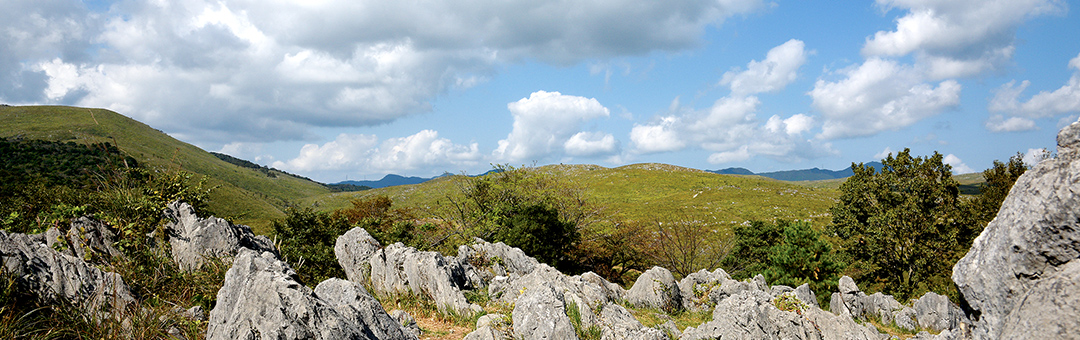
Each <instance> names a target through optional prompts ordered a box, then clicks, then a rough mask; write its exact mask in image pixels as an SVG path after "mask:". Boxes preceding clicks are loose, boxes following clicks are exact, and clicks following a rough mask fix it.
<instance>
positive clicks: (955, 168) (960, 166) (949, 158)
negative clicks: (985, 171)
mask: <svg viewBox="0 0 1080 340" xmlns="http://www.w3.org/2000/svg"><path fill="white" fill-rule="evenodd" d="M941 162H942V163H945V164H948V165H951V166H952V173H953V174H956V175H960V174H970V173H972V172H975V170H974V169H972V168H971V167H970V166H967V164H964V161H962V160H960V157H956V155H953V154H951V153H950V154H948V155H945V158H943V159H942V160H941Z"/></svg>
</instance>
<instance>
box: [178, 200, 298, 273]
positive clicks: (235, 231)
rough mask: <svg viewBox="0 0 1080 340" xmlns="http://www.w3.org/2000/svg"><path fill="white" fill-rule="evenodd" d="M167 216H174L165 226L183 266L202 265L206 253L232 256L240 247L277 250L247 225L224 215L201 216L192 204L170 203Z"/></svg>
mask: <svg viewBox="0 0 1080 340" xmlns="http://www.w3.org/2000/svg"><path fill="white" fill-rule="evenodd" d="M165 216H166V217H167V218H168V219H169V220H171V222H170V223H169V224H167V225H166V226H165V232H166V234H167V235H168V236H169V244H170V245H171V246H172V256H173V260H175V261H176V264H177V265H179V266H180V268H181V269H183V270H187V271H192V270H196V269H199V266H200V265H202V261H203V258H205V257H229V256H233V255H235V254H236V252H237V251H238V250H240V248H248V249H252V250H255V251H259V252H264V251H266V252H272V253H275V254H276V253H277V250H276V248H274V243H273V241H270V239H269V238H266V236H262V235H259V236H255V234H254V233H252V232H251V228H250V227H248V226H246V225H235V224H232V223H229V221H226V220H224V219H221V218H217V217H213V216H211V217H209V218H200V217H198V216H196V215H195V210H194V209H193V208H192V207H191V205H189V204H187V203H183V202H173V203H170V204H169V205H168V206H167V207H166V208H165Z"/></svg>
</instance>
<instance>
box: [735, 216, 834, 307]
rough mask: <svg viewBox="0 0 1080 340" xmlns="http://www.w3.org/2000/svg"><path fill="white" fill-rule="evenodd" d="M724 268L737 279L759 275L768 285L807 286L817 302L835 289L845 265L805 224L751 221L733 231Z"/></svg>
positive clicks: (825, 242)
mask: <svg viewBox="0 0 1080 340" xmlns="http://www.w3.org/2000/svg"><path fill="white" fill-rule="evenodd" d="M734 233H735V237H734V238H735V240H734V249H733V250H732V252H731V255H729V256H728V257H727V258H726V259H725V261H724V266H725V267H727V268H728V269H730V270H731V274H732V276H733V277H734V278H736V279H746V278H749V277H751V276H754V275H757V274H762V275H764V276H765V279H766V281H768V282H769V283H770V284H776V285H787V286H792V287H795V286H799V285H802V284H804V283H808V284H810V288H811V289H813V290H814V291H815V292H818V293H819V294H817V295H818V297H819V299H824V298H827V297H828V296H829V295H828V293H829V292H832V291H833V290H835V288H836V283H837V281H838V280H839V277H840V272H841V271H843V269H844V264H843V263H842V262H841V261H840V259H839V256H837V254H836V253H835V252H834V251H833V247H832V244H831V243H829V241H828V240H826V239H825V238H824V237H823V236H822V235H821V233H820V232H818V231H816V230H814V229H813V227H811V226H810V224H809V223H806V222H791V221H783V220H781V221H777V222H776V223H766V222H761V221H754V222H751V223H750V224H749V225H744V226H737V227H735V230H734Z"/></svg>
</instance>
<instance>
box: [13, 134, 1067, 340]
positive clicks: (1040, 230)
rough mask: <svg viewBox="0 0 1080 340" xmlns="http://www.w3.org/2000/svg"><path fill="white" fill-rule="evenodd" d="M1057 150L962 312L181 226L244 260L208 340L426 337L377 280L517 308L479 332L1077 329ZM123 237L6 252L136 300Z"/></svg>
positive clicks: (974, 273)
mask: <svg viewBox="0 0 1080 340" xmlns="http://www.w3.org/2000/svg"><path fill="white" fill-rule="evenodd" d="M1057 154H1058V156H1057V158H1054V159H1049V160H1045V161H1043V162H1041V163H1039V164H1038V165H1036V166H1035V167H1034V168H1032V169H1031V170H1029V171H1028V172H1027V173H1025V174H1024V175H1023V176H1021V177H1020V179H1019V180H1018V181H1017V182H1016V184H1015V185H1014V187H1013V189H1012V190H1011V192H1010V193H1009V195H1008V197H1007V198H1006V199H1005V202H1004V204H1003V206H1002V208H1001V210H1000V212H999V214H998V216H997V217H996V218H995V219H994V220H993V221H992V222H991V223H990V224H989V225H988V226H987V227H986V229H985V230H984V231H983V233H982V234H981V235H980V236H979V237H978V238H976V240H975V243H974V245H973V246H972V248H971V250H970V251H969V252H968V254H967V255H966V256H965V257H964V258H963V259H961V260H960V261H959V262H958V263H957V264H956V265H955V266H954V269H953V281H954V282H955V283H956V284H957V287H958V288H959V291H960V294H961V296H962V302H963V304H962V305H961V306H957V305H954V304H952V303H951V302H949V300H948V299H947V298H945V297H943V296H940V295H937V294H933V293H928V294H926V295H924V296H923V297H921V298H919V299H918V300H915V301H913V302H911V303H910V304H908V305H905V304H902V303H900V302H898V301H896V300H895V299H894V298H892V297H891V296H888V295H884V294H881V293H875V294H869V295H867V294H865V293H863V292H862V291H861V290H860V289H859V288H858V286H857V285H856V283H855V282H854V281H853V280H851V279H850V278H848V277H843V278H841V279H840V282H839V292H836V293H833V294H832V296H831V304H830V305H831V308H830V311H824V310H822V309H821V308H819V307H818V306H817V304H816V301H817V299H816V298H815V297H814V294H813V292H812V291H810V290H809V289H808V286H806V285H803V286H800V287H794V288H793V287H786V286H769V285H768V284H767V282H765V280H764V278H763V277H762V276H760V275H759V276H757V277H755V278H753V279H751V280H745V281H737V280H733V279H731V277H730V276H729V275H727V273H725V272H724V271H723V270H722V269H716V270H714V271H712V272H709V271H699V272H697V273H693V274H691V275H688V276H687V277H685V278H683V279H682V280H679V281H675V280H674V278H673V277H672V275H671V273H670V272H668V271H667V270H666V269H664V268H659V267H655V268H652V269H650V270H649V271H647V272H645V273H644V274H643V275H641V277H639V278H638V280H637V281H636V282H635V283H634V285H633V287H631V289H629V290H626V289H623V288H622V287H620V286H618V285H616V284H613V283H611V282H608V281H607V280H605V279H603V278H602V277H600V276H598V275H596V274H593V273H585V274H582V275H573V276H571V275H565V274H563V273H560V272H559V271H557V270H555V269H554V268H552V267H550V266H548V265H546V264H542V263H539V262H537V261H536V260H535V259H533V258H530V257H528V256H526V255H525V254H524V253H523V252H521V250H520V249H516V248H512V247H508V246H506V245H505V244H501V243H494V244H492V243H488V242H485V241H483V240H476V242H475V243H474V244H471V245H467V246H462V247H461V249H459V251H458V253H459V254H458V256H453V257H447V256H443V255H441V254H439V253H434V252H423V251H418V250H416V249H414V248H410V247H406V246H404V245H402V244H393V245H390V246H387V247H382V246H381V245H380V244H379V243H378V242H377V241H375V240H374V239H373V238H371V236H370V235H369V234H367V233H366V232H365V231H363V230H353V231H350V232H348V233H346V234H345V235H342V236H341V237H340V238H339V239H338V245H337V247H335V253H336V254H337V255H338V260H339V262H340V264H341V265H342V267H344V268H345V271H346V273H348V274H347V276H348V278H349V279H348V280H342V279H330V280H327V281H325V282H322V283H320V284H319V285H318V286H317V287H316V289H314V290H312V289H310V288H308V287H306V286H304V285H302V284H300V283H299V282H298V280H297V275H296V272H295V271H294V270H293V269H292V268H291V267H290V266H289V265H288V264H287V263H285V262H283V261H282V260H281V259H280V258H279V257H278V254H277V253H276V251H275V250H274V248H273V245H272V243H271V242H269V240H268V239H266V238H265V237H256V236H254V235H252V234H251V232H250V229H249V228H247V227H245V226H238V225H233V224H231V223H228V222H226V221H224V220H221V219H216V218H213V217H211V218H207V219H201V218H198V217H197V216H194V214H193V213H192V212H191V209H190V207H185V205H184V204H182V203H174V204H172V205H170V207H169V210H168V211H167V212H166V214H167V216H170V217H171V218H172V219H173V223H170V224H169V225H168V226H167V230H166V231H167V236H168V237H169V241H170V242H171V244H172V246H173V254H172V255H173V258H174V259H175V260H176V261H177V263H178V264H181V265H182V266H184V267H185V268H188V269H193V268H197V267H198V264H199V263H200V261H201V259H202V258H204V257H206V256H224V257H233V262H232V263H233V265H232V267H231V268H230V269H229V271H228V273H227V274H226V277H225V282H224V285H223V286H222V288H221V289H220V290H219V292H218V302H217V304H216V306H215V307H214V309H213V310H212V311H210V313H209V314H210V317H209V323H208V330H207V334H206V336H207V338H208V339H258V338H263V337H269V338H277V339H416V338H417V333H418V331H419V329H418V328H416V327H415V323H410V320H411V317H409V316H408V315H407V314H402V313H401V312H400V311H397V312H394V313H393V315H391V313H387V312H386V311H385V310H384V309H383V308H382V307H381V306H380V305H379V304H378V302H377V301H376V300H375V299H374V298H373V297H372V296H371V295H370V294H369V292H368V291H367V290H366V289H365V288H364V285H367V284H370V286H371V287H372V289H374V290H375V293H376V294H415V295H418V296H421V297H424V298H429V299H431V300H433V301H435V302H436V304H437V305H438V306H440V308H443V309H448V310H453V311H455V312H457V313H479V312H481V310H480V308H479V306H478V305H476V304H473V303H469V302H468V300H467V299H466V298H465V297H464V296H465V295H464V292H465V291H470V290H471V291H479V292H485V291H486V293H487V294H488V296H489V297H490V298H491V300H492V301H494V302H495V303H504V304H507V305H508V306H512V313H511V314H510V315H508V316H507V315H497V314H492V315H485V316H483V317H481V318H480V319H479V320H478V322H477V325H476V330H475V331H473V332H472V333H470V334H468V335H467V336H466V339H509V338H513V339H576V338H578V335H579V334H583V333H590V332H593V331H595V332H598V333H599V334H600V336H601V338H602V339H716V338H724V339H726V338H740V339H750V338H780V339H883V338H888V336H887V335H884V334H881V333H879V332H878V331H877V330H876V329H874V328H872V327H867V326H865V325H864V324H863V323H860V322H858V320H867V319H869V320H876V321H880V322H883V323H890V324H895V325H896V326H897V327H899V328H903V329H909V330H922V332H920V333H918V335H916V336H915V338H918V339H972V338H973V339H998V338H1070V337H1075V334H1080V260H1078V259H1080V208H1078V207H1080V195H1078V194H1080V122H1078V123H1074V124H1072V125H1070V126H1069V127H1066V128H1065V129H1063V130H1062V131H1061V133H1060V134H1059V136H1058V153H1057ZM112 237H113V236H112V235H111V234H110V232H109V230H108V228H107V227H105V226H104V225H103V224H101V223H98V222H94V221H92V220H90V219H79V220H77V221H75V223H73V224H72V226H71V227H70V228H68V231H67V232H66V233H62V232H60V231H59V230H56V229H52V230H49V231H47V232H45V233H43V234H39V235H25V234H17V233H7V232H4V231H0V261H2V264H3V266H4V268H3V269H4V270H5V271H6V272H8V273H12V274H14V275H15V277H16V281H17V283H18V284H20V285H21V286H23V287H26V289H28V290H30V291H32V292H34V293H35V294H37V295H39V296H40V297H42V298H44V299H53V300H64V301H68V302H71V303H72V304H74V305H76V306H78V307H79V308H83V309H84V310H86V311H87V312H89V313H98V312H100V311H101V310H104V309H109V310H122V309H123V308H127V306H129V305H130V304H132V303H133V302H134V299H133V297H132V296H131V292H130V290H129V289H128V288H127V286H126V285H125V284H124V282H123V279H122V278H120V277H119V276H118V275H116V274H114V273H109V272H105V271H102V270H100V269H98V268H97V267H95V266H94V265H92V264H91V263H93V262H95V261H96V259H98V258H100V257H104V256H121V255H119V252H116V251H115V249H114V248H112V245H111V243H112V240H111V238H112ZM337 248H340V250H339V249H337ZM106 305H108V306H109V308H105V307H106ZM627 306H633V307H635V308H650V309H658V310H663V311H669V312H670V311H679V310H691V311H709V310H711V311H712V319H711V320H709V321H706V322H705V323H702V324H700V325H697V326H693V327H687V328H685V329H682V330H680V329H677V328H676V327H675V326H674V324H673V323H670V322H668V323H664V324H660V325H657V326H655V327H646V326H644V325H643V324H641V323H640V322H638V321H637V320H636V319H635V318H634V317H633V315H632V314H631V313H630V312H629V311H628V310H627ZM190 313H191V314H193V315H197V314H199V313H200V312H199V311H197V310H193V311H191V312H190ZM403 325H406V326H403ZM926 331H933V332H935V333H936V334H931V333H930V332H926Z"/></svg>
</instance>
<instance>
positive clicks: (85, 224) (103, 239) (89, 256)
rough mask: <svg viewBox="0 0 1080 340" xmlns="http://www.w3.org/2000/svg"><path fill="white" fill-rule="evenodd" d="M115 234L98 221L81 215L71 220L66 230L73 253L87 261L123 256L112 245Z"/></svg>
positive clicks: (97, 261)
mask: <svg viewBox="0 0 1080 340" xmlns="http://www.w3.org/2000/svg"><path fill="white" fill-rule="evenodd" d="M115 238H116V234H114V233H113V232H112V230H110V229H109V226H107V225H105V223H101V222H100V221H97V220H94V219H91V218H89V217H86V216H83V217H79V218H78V219H76V220H75V221H72V222H71V228H68V231H67V240H68V242H69V243H68V244H69V246H70V247H71V248H70V250H71V251H72V252H73V255H75V256H76V257H78V258H80V259H83V260H84V261H88V262H95V263H101V262H103V261H102V260H105V259H108V258H113V257H122V256H124V255H123V254H122V253H120V251H119V250H117V249H116V248H115V247H113V243H114V242H115V241H114V239H115Z"/></svg>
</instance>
